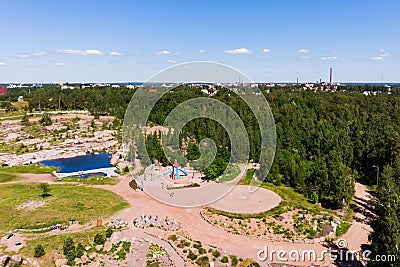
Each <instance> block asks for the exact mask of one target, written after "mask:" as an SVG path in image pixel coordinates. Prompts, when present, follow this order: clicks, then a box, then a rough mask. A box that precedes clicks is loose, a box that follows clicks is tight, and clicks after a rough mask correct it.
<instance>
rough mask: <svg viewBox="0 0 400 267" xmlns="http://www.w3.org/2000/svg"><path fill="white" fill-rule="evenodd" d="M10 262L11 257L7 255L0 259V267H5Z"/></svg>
mask: <svg viewBox="0 0 400 267" xmlns="http://www.w3.org/2000/svg"><path fill="white" fill-rule="evenodd" d="M10 260H11V257H10V256H8V255H4V256H1V257H0V266H6V265H7V264H8V263H9V262H10Z"/></svg>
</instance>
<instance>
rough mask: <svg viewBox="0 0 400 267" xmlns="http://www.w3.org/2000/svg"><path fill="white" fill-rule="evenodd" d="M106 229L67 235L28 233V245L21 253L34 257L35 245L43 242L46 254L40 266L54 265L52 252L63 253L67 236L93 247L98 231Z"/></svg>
mask: <svg viewBox="0 0 400 267" xmlns="http://www.w3.org/2000/svg"><path fill="white" fill-rule="evenodd" d="M104 231H105V229H104V228H103V227H96V228H92V229H90V230H86V231H82V232H78V233H73V234H67V235H64V234H60V235H52V236H47V235H28V240H27V243H26V246H24V247H23V248H21V253H22V254H23V255H24V256H25V257H29V258H33V255H34V250H35V246H37V245H39V244H41V245H42V246H43V248H44V250H45V251H46V255H44V256H43V257H41V258H40V263H41V265H40V266H54V259H53V253H50V252H51V251H54V252H55V251H57V252H58V253H60V254H63V249H62V248H63V244H64V240H65V239H67V237H71V238H72V239H73V240H74V242H75V244H78V243H82V244H83V245H84V246H87V245H89V246H92V247H93V244H92V243H93V238H94V236H95V235H96V234H97V233H102V232H104ZM92 250H93V249H92ZM89 252H91V251H89Z"/></svg>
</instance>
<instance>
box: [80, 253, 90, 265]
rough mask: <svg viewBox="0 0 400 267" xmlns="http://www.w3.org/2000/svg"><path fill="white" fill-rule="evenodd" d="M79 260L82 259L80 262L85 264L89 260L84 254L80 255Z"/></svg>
mask: <svg viewBox="0 0 400 267" xmlns="http://www.w3.org/2000/svg"><path fill="white" fill-rule="evenodd" d="M81 261H82V263H83V264H86V263H88V262H89V258H88V256H86V255H83V256H82V257H81Z"/></svg>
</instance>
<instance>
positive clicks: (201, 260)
mask: <svg viewBox="0 0 400 267" xmlns="http://www.w3.org/2000/svg"><path fill="white" fill-rule="evenodd" d="M196 264H197V265H199V266H204V267H208V266H210V260H209V259H208V257H207V256H203V257H201V258H198V259H197V261H196Z"/></svg>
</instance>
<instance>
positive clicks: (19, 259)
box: [10, 254, 24, 265]
mask: <svg viewBox="0 0 400 267" xmlns="http://www.w3.org/2000/svg"><path fill="white" fill-rule="evenodd" d="M23 261H24V260H23V259H22V255H21V254H17V255H14V256H12V257H11V264H10V265H13V264H15V263H17V264H18V265H21V264H22V262H23Z"/></svg>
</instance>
